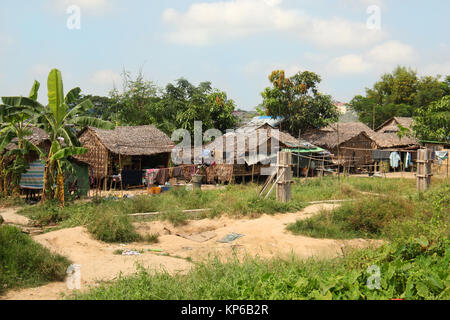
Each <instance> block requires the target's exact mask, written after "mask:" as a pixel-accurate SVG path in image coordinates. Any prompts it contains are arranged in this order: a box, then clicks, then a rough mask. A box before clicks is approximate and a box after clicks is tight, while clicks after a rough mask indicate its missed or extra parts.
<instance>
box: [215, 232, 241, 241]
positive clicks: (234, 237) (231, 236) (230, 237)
mask: <svg viewBox="0 0 450 320" xmlns="http://www.w3.org/2000/svg"><path fill="white" fill-rule="evenodd" d="M242 237H244V235H243V234H239V233H235V232H233V233H230V234H229V235H227V236H225V237H224V238H223V239H221V240H218V241H217V242H220V243H232V242H233V241H235V240H237V239H239V238H242Z"/></svg>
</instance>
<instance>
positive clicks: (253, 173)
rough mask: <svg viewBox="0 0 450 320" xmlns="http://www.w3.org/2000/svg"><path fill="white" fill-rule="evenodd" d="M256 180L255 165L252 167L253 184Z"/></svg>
mask: <svg viewBox="0 0 450 320" xmlns="http://www.w3.org/2000/svg"><path fill="white" fill-rule="evenodd" d="M254 180H255V165H253V166H252V183H253V182H254Z"/></svg>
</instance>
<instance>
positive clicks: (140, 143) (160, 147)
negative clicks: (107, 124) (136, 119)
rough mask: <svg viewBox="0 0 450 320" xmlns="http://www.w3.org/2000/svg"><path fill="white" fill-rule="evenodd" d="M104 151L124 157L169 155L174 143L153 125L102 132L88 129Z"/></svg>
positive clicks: (117, 128) (118, 128)
mask: <svg viewBox="0 0 450 320" xmlns="http://www.w3.org/2000/svg"><path fill="white" fill-rule="evenodd" d="M89 130H92V132H93V133H94V134H95V135H96V136H97V138H98V139H99V140H100V142H101V143H102V144H103V145H104V146H105V148H106V149H108V150H109V151H111V152H112V153H115V154H121V155H126V156H150V155H154V154H160V153H170V152H171V151H172V149H173V148H174V143H173V142H172V140H170V138H169V137H168V136H167V135H166V134H165V133H164V132H162V131H160V130H158V129H157V128H156V127H155V126H153V125H148V126H136V127H116V128H115V129H114V130H102V129H97V128H92V127H90V128H89Z"/></svg>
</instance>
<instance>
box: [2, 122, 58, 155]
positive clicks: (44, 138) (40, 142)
mask: <svg viewBox="0 0 450 320" xmlns="http://www.w3.org/2000/svg"><path fill="white" fill-rule="evenodd" d="M29 130H30V131H31V132H32V133H31V135H29V136H27V137H25V138H26V139H27V140H28V141H29V142H31V143H32V144H33V145H35V146H37V147H46V146H48V145H49V144H50V137H49V135H48V133H47V132H45V130H43V129H41V128H37V127H30V129H29ZM15 149H17V138H14V139H13V140H12V141H11V143H10V144H8V145H7V146H6V148H5V150H6V151H10V150H15Z"/></svg>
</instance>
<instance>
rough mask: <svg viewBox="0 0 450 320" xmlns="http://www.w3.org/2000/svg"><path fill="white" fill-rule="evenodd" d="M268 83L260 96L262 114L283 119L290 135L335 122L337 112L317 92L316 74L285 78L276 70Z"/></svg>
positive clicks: (298, 74)
mask: <svg viewBox="0 0 450 320" xmlns="http://www.w3.org/2000/svg"><path fill="white" fill-rule="evenodd" d="M269 80H270V82H271V83H272V87H268V88H266V89H265V90H264V92H263V93H262V97H263V105H264V107H265V108H266V114H267V115H269V116H272V117H274V118H277V117H283V118H284V119H285V121H286V123H287V126H288V128H287V129H288V130H289V131H290V132H291V133H292V134H293V135H298V133H299V131H305V130H307V129H311V128H319V127H323V126H326V125H328V124H330V123H332V122H336V121H337V120H338V111H337V108H336V107H335V106H334V105H333V103H332V98H331V96H329V95H324V94H321V93H320V92H319V90H318V85H319V83H320V82H321V78H320V76H319V75H317V74H315V73H313V72H309V71H305V72H299V73H297V74H296V75H294V76H293V77H291V78H286V76H285V72H284V71H283V70H276V71H274V72H272V74H271V75H270V76H269Z"/></svg>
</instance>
